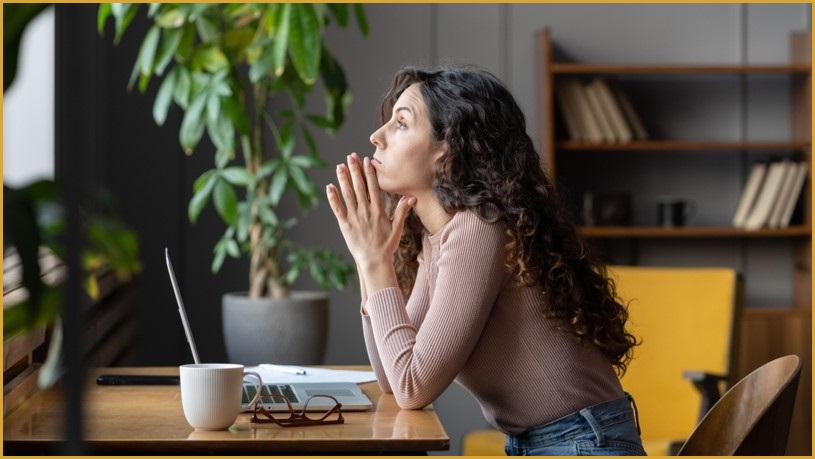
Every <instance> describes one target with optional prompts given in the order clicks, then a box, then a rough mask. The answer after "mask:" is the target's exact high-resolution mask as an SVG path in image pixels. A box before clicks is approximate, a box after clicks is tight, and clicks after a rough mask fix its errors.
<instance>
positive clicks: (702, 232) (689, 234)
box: [580, 225, 812, 239]
mask: <svg viewBox="0 0 815 459" xmlns="http://www.w3.org/2000/svg"><path fill="white" fill-rule="evenodd" d="M580 231H581V232H582V233H583V235H585V236H587V237H590V238H655V239H659V238H675V239H679V238H725V237H739V238H743V237H749V238H755V237H759V238H768V237H770V238H771V237H805V236H809V237H812V227H810V226H806V225H797V226H790V227H789V228H784V229H768V228H762V229H760V230H754V231H747V230H743V229H739V228H732V227H726V226H686V227H682V228H662V227H660V226H583V227H580Z"/></svg>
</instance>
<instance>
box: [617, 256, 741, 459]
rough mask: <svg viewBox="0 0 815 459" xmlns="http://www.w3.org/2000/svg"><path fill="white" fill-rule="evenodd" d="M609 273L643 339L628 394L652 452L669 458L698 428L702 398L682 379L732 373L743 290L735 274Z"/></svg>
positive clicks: (626, 383) (637, 269)
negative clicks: (672, 446)
mask: <svg viewBox="0 0 815 459" xmlns="http://www.w3.org/2000/svg"><path fill="white" fill-rule="evenodd" d="M609 274H610V276H611V278H612V279H614V280H615V283H616V286H617V294H618V296H619V297H620V298H621V299H622V300H623V301H624V302H625V303H626V304H627V305H628V310H629V328H630V330H631V331H632V332H633V333H634V335H636V336H637V337H639V338H641V339H642V344H641V345H640V346H638V347H637V348H635V349H634V353H635V354H634V360H633V361H632V362H631V364H630V365H629V367H628V370H627V371H626V373H625V375H624V376H623V378H622V385H623V389H624V390H626V391H627V392H630V393H631V394H632V395H633V396H634V399H635V401H636V403H637V407H638V409H639V419H640V425H641V426H642V439H643V443H644V444H645V445H646V451H648V453H649V454H657V455H661V454H667V453H668V445H669V444H670V443H671V442H676V441H678V442H679V444H680V445H681V444H682V442H684V440H685V439H687V438H688V436H689V435H690V433H691V431H693V428H694V427H695V426H696V424H697V423H698V421H699V410H700V405H701V402H702V397H701V395H700V392H699V391H698V390H697V389H696V388H695V387H694V386H693V384H692V383H691V382H690V381H689V380H687V379H685V378H684V377H683V372H684V371H686V370H694V371H696V370H698V371H703V372H708V373H714V374H719V375H728V374H729V372H730V369H731V367H732V362H733V361H734V352H733V349H735V342H736V337H737V335H736V330H737V328H738V327H736V326H735V325H734V324H737V323H738V322H737V320H738V313H739V311H740V304H741V298H742V295H741V288H742V284H741V282H740V279H739V276H738V275H737V273H736V272H735V271H734V270H733V269H730V268H669V267H643V266H610V267H609Z"/></svg>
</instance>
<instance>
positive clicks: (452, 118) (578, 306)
mask: <svg viewBox="0 0 815 459" xmlns="http://www.w3.org/2000/svg"><path fill="white" fill-rule="evenodd" d="M414 83H419V88H420V91H421V94H422V97H423V99H424V102H425V105H426V107H427V111H428V117H429V119H430V122H431V125H432V128H433V136H434V138H435V139H434V140H436V141H438V142H446V143H447V152H446V153H445V154H444V156H442V157H441V158H440V159H439V160H438V161H437V162H436V165H435V170H434V180H433V192H434V195H435V196H436V198H437V199H438V200H439V202H440V203H441V205H442V206H443V207H444V209H445V210H446V211H447V212H448V213H455V212H459V211H462V210H465V209H469V210H471V211H473V212H475V213H476V214H477V215H478V216H479V217H480V218H481V219H483V220H484V221H487V222H491V223H496V222H497V223H500V224H502V225H503V226H504V227H505V228H506V233H507V235H508V236H509V243H508V244H507V246H506V263H507V267H508V269H511V270H512V273H513V276H514V278H515V279H517V280H518V281H520V282H522V283H523V284H524V285H526V286H536V285H537V286H540V288H541V289H542V290H543V292H545V297H546V298H547V300H548V301H547V302H546V304H545V305H543V307H544V308H545V310H544V313H545V314H546V316H547V317H550V318H554V319H560V320H562V321H563V323H564V324H568V325H567V326H566V327H565V328H568V329H570V330H568V331H571V332H572V333H573V334H574V335H575V336H576V337H577V338H578V339H579V340H580V341H581V342H583V343H585V342H591V343H593V344H594V345H596V346H597V347H598V348H600V349H601V350H602V352H603V353H604V354H605V355H606V357H607V358H608V359H609V361H610V362H611V364H612V365H613V366H614V367H615V370H616V371H617V372H618V374H623V373H625V370H626V367H627V365H628V363H629V362H630V360H631V358H632V357H633V348H634V346H636V345H637V344H638V341H637V338H636V337H635V336H634V335H632V334H631V333H629V332H628V331H627V330H626V328H625V325H626V321H627V320H628V310H627V308H626V307H625V306H624V305H623V304H621V303H620V302H619V300H618V299H617V294H616V288H615V285H614V282H613V280H612V279H610V278H609V277H608V275H607V271H606V267H605V265H604V264H603V263H602V262H601V261H600V260H599V258H598V257H597V256H596V255H595V254H593V253H592V252H591V251H590V250H589V247H588V246H587V244H586V242H585V241H584V240H583V239H582V237H581V236H580V234H579V233H578V232H577V230H576V227H575V224H574V222H573V218H572V216H571V214H570V213H569V212H567V210H566V207H565V206H564V205H563V204H562V203H561V201H560V198H559V197H558V194H557V192H556V190H555V187H554V185H553V183H552V181H551V180H550V178H549V177H548V176H547V174H546V173H545V172H544V170H543V168H542V167H541V164H540V156H539V155H538V153H537V151H536V150H535V147H534V145H533V142H532V139H530V137H529V135H528V134H527V132H526V121H525V118H524V114H523V111H522V110H521V108H520V107H519V106H518V104H517V102H516V101H515V99H514V97H513V96H512V94H511V93H510V92H509V90H508V89H507V88H506V87H505V86H504V85H503V83H502V82H501V81H500V80H498V78H496V77H495V76H494V75H492V74H490V73H489V72H486V71H483V70H480V69H475V68H469V67H456V68H448V67H444V68H438V69H421V68H417V67H406V68H403V69H402V70H400V71H399V72H397V74H396V76H395V77H394V80H393V83H392V85H391V87H390V89H389V90H388V92H387V94H386V95H385V96H384V98H383V100H382V104H381V118H382V123H383V124H384V123H385V122H386V121H387V120H388V119H390V117H391V111H392V109H393V106H394V104H395V103H396V100H397V99H398V98H399V96H400V95H401V94H402V92H403V91H404V90H405V89H407V88H408V87H409V86H410V85H412V84H414ZM398 198H399V196H396V195H392V194H388V195H387V197H386V202H387V205H388V209H389V211H391V212H392V211H393V210H394V208H395V205H396V202H398ZM423 232H424V227H423V226H422V224H421V222H420V221H419V218H418V217H417V216H416V215H415V213H413V212H412V211H411V213H410V215H409V216H408V218H407V221H406V222H405V228H404V231H403V233H402V237H401V240H400V244H399V248H398V250H397V251H396V254H395V260H394V264H395V267H396V272H397V276H398V279H399V283H400V286H401V289H402V291H403V293H404V294H405V296H406V297H407V296H408V295H409V294H410V291H411V290H412V288H413V284H414V282H415V280H416V271H417V269H418V261H417V256H418V254H419V252H420V251H421V250H422V234H423Z"/></svg>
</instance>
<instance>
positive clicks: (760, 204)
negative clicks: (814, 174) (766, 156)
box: [744, 160, 791, 230]
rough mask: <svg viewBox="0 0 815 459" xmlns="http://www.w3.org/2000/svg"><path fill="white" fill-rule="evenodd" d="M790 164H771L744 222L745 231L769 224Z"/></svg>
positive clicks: (776, 162)
mask: <svg viewBox="0 0 815 459" xmlns="http://www.w3.org/2000/svg"><path fill="white" fill-rule="evenodd" d="M790 164H791V162H790V161H787V160H784V161H775V162H772V163H770V165H769V169H767V177H766V178H765V179H764V183H762V184H761V191H760V192H759V194H758V196H757V197H756V203H755V204H754V205H753V207H752V209H750V214H749V215H748V216H747V219H746V220H745V221H744V229H746V230H757V229H760V228H763V227H764V226H765V225H766V224H767V221H768V220H769V218H770V214H771V213H772V211H773V206H775V203H776V200H777V199H778V194H779V192H780V191H781V186H782V185H783V183H784V176H785V175H786V173H787V169H788V166H789V165H790Z"/></svg>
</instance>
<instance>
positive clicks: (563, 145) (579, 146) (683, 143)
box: [557, 140, 811, 151]
mask: <svg viewBox="0 0 815 459" xmlns="http://www.w3.org/2000/svg"><path fill="white" fill-rule="evenodd" d="M557 148H559V149H562V150H573V151H643V150H647V151H699V150H704V151H758V150H772V151H784V150H786V151H807V150H809V149H810V148H811V145H810V144H809V143H808V142H783V141H764V142H723V141H697V140H648V141H632V142H625V143H588V142H580V141H573V140H561V141H558V142H557Z"/></svg>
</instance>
